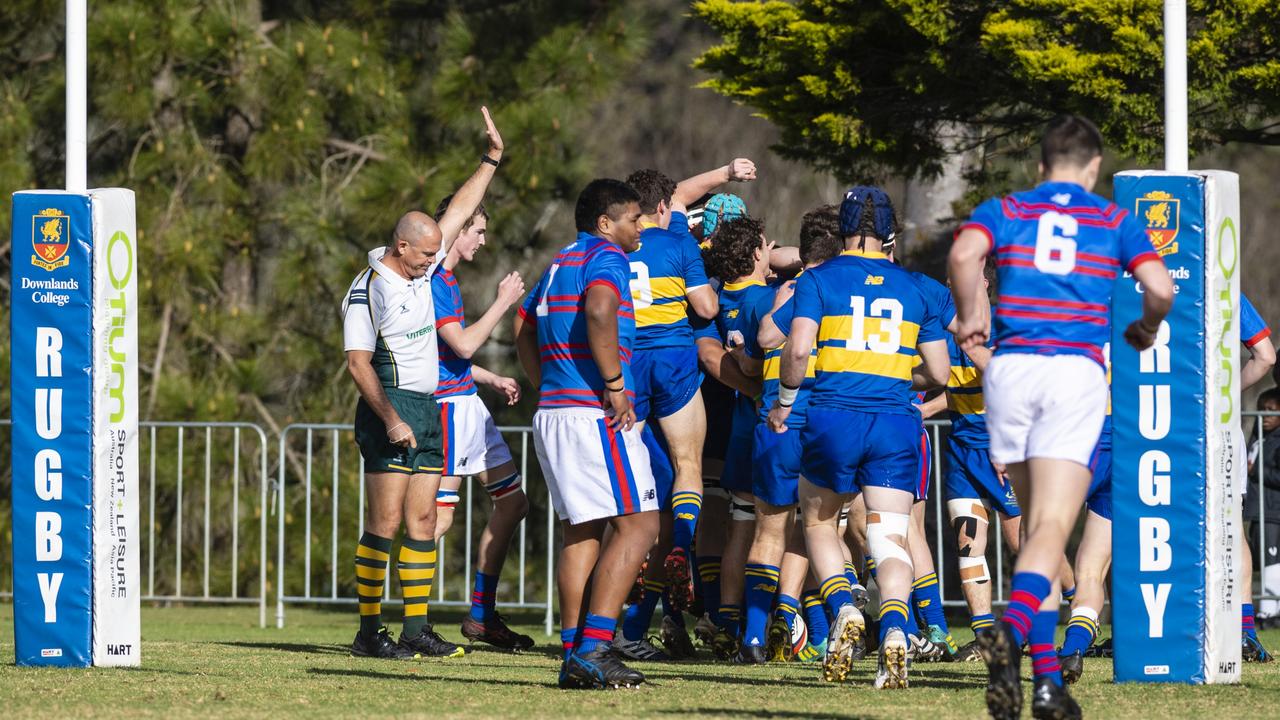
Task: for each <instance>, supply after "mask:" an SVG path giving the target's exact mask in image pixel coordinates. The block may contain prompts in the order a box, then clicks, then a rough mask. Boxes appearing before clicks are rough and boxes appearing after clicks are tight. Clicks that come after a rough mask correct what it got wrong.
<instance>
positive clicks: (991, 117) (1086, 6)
mask: <svg viewBox="0 0 1280 720" xmlns="http://www.w3.org/2000/svg"><path fill="white" fill-rule="evenodd" d="M1161 8H1162V3H1161V1H1160V0H1131V1H1129V2H1112V1H1111V0H1070V1H1068V0H1012V1H1011V2H1008V3H978V2H968V1H965V0H944V1H942V2H938V1H936V0H798V1H797V2H793V3H792V2H777V1H768V2H731V1H730V0H699V1H698V2H695V3H694V4H693V11H694V14H695V15H697V16H698V17H700V18H702V19H703V20H705V21H706V22H707V23H709V24H710V25H711V27H712V28H713V29H714V30H715V31H716V32H717V33H718V34H719V35H720V37H721V38H722V42H721V43H720V44H719V45H716V46H714V47H712V48H710V49H709V50H707V51H706V52H705V53H704V54H703V55H702V56H701V57H700V58H699V59H698V60H697V62H696V65H697V66H698V67H700V68H702V69H704V70H706V71H708V72H710V73H711V74H712V76H713V77H712V79H711V80H709V81H707V83H706V85H707V86H708V87H710V88H712V89H714V90H715V91H716V92H719V93H721V94H723V95H726V96H727V97H730V98H733V99H734V100H737V101H740V102H743V103H746V104H748V105H751V106H752V107H753V108H755V109H756V110H757V111H758V112H760V113H761V114H762V115H764V116H765V117H767V118H768V119H769V120H771V121H772V122H774V123H775V124H776V125H777V126H778V127H779V128H780V129H781V131H782V140H781V143H780V144H779V148H778V149H779V150H780V151H781V152H782V153H783V154H785V155H787V156H789V157H793V158H797V159H800V160H804V161H807V162H809V163H812V164H814V165H816V166H818V167H820V168H823V169H827V170H830V171H832V172H834V173H835V174H837V175H838V176H840V177H841V178H843V179H846V180H852V179H855V178H859V177H866V176H876V175H879V174H881V173H883V172H885V171H886V170H889V171H897V172H901V173H904V174H907V175H911V174H915V173H917V172H923V173H926V174H928V173H933V172H937V171H938V169H939V160H940V159H941V158H942V157H943V156H945V155H946V154H947V153H950V152H955V151H962V150H965V149H970V148H973V147H977V146H983V145H985V146H987V147H992V146H993V145H994V146H997V147H1009V146H1012V147H1014V148H1020V147H1025V146H1026V145H1027V144H1029V142H1031V141H1032V140H1033V138H1034V135H1035V131H1036V130H1037V129H1038V128H1039V127H1040V125H1041V124H1042V123H1043V122H1044V121H1045V120H1047V119H1048V118H1049V117H1050V116H1052V115H1053V114H1055V113H1058V112H1066V111H1071V112H1080V113H1083V114H1085V115H1087V116H1089V117H1091V118H1092V119H1094V120H1095V121H1096V122H1098V124H1099V126H1100V127H1101V128H1102V130H1103V132H1104V134H1105V135H1106V137H1107V139H1108V141H1109V142H1110V143H1111V144H1112V145H1113V146H1114V147H1115V148H1116V149H1118V150H1119V151H1120V152H1121V153H1124V154H1127V155H1131V156H1134V157H1138V158H1140V159H1145V160H1151V159H1153V158H1155V157H1156V155H1157V154H1158V153H1159V151H1160V149H1161V147H1162V143H1163V137H1162V133H1163V120H1162V110H1163V99H1162V98H1163V95H1162V93H1163V84H1164V81H1163V66H1164V61H1163V35H1162V33H1163V20H1162V12H1161ZM1188 24H1189V27H1190V37H1189V40H1188V75H1189V84H1190V96H1189V106H1190V108H1191V123H1190V124H1191V128H1192V134H1191V143H1192V146H1193V149H1194V150H1203V149H1206V148H1208V147H1211V146H1213V145H1215V144H1219V143H1224V142H1229V141H1242V142H1250V143H1261V144H1280V130H1277V128H1276V126H1274V125H1273V124H1271V121H1270V118H1273V117H1275V116H1276V115H1277V114H1280V92H1277V90H1278V89H1280V6H1278V5H1276V4H1275V3H1263V2H1253V1H1251V0H1233V1H1232V2H1213V3H1211V2H1208V1H1207V0H1199V1H1196V0H1192V2H1191V3H1190V8H1189V21H1188ZM946 127H963V128H965V129H966V134H965V135H964V136H962V137H948V136H947V133H940V132H939V131H938V129H939V128H946Z"/></svg>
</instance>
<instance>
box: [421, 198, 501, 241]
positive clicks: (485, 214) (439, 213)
mask: <svg viewBox="0 0 1280 720" xmlns="http://www.w3.org/2000/svg"><path fill="white" fill-rule="evenodd" d="M451 202H453V194H452V193H450V194H448V195H445V196H444V199H443V200H441V201H440V204H438V205H436V212H435V214H434V215H432V217H434V218H435V220H436V222H440V218H442V217H444V214H445V211H447V210H448V209H449V203H451ZM478 217H482V218H484V219H485V220H488V219H489V211H488V210H485V209H484V203H480V204H479V205H476V211H475V212H473V213H471V217H469V218H467V221H466V222H464V223H462V232H466V231H467V230H468V229H469V228H470V227H471V225H472V224H473V223H474V222H475V221H476V218H478Z"/></svg>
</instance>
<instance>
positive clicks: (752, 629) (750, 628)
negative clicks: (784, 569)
mask: <svg viewBox="0 0 1280 720" xmlns="http://www.w3.org/2000/svg"><path fill="white" fill-rule="evenodd" d="M746 574H747V591H746V594H745V595H746V601H747V603H746V604H747V627H746V630H745V631H744V632H743V634H742V644H743V645H764V644H765V640H766V639H767V637H768V632H769V615H770V614H771V611H772V610H773V596H774V595H777V594H778V568H777V567H776V566H774V565H764V564H762V563H747V569H746Z"/></svg>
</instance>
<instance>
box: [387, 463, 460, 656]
mask: <svg viewBox="0 0 1280 720" xmlns="http://www.w3.org/2000/svg"><path fill="white" fill-rule="evenodd" d="M439 489H440V475H439V474H436V473H418V474H415V475H412V476H411V477H410V478H409V484H408V487H407V489H406V490H405V495H404V525H405V538H404V540H402V541H401V543H400V555H399V558H398V560H397V564H396V570H397V573H398V574H399V577H400V586H401V588H402V589H403V593H404V631H403V632H402V633H401V636H400V644H401V645H404V646H405V647H408V648H409V649H411V650H414V651H415V652H419V653H421V654H422V655H425V656H431V657H460V656H462V655H463V653H464V651H463V649H462V648H460V647H458V646H457V645H455V644H453V643H451V642H448V641H447V640H445V639H444V638H442V637H440V635H439V634H438V633H436V632H435V629H434V628H433V627H432V625H431V621H430V617H429V614H428V602H429V599H430V597H431V588H432V585H433V584H434V581H435V574H436V564H437V555H436V519H437V513H436V494H437V492H438V491H439Z"/></svg>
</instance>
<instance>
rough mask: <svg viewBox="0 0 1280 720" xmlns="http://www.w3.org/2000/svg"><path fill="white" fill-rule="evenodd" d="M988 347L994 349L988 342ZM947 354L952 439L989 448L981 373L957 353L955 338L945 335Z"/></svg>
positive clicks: (958, 349) (960, 352)
mask: <svg viewBox="0 0 1280 720" xmlns="http://www.w3.org/2000/svg"><path fill="white" fill-rule="evenodd" d="M987 347H988V348H992V347H995V343H994V342H993V341H992V340H991V339H990V338H988V339H987ZM947 353H948V354H949V355H950V356H951V377H950V378H948V379H947V406H948V408H949V409H950V410H951V438H952V439H953V440H955V441H957V442H960V443H963V444H964V445H965V446H966V447H971V448H985V447H990V445H991V438H990V436H988V435H987V404H986V401H985V400H984V399H983V397H982V371H980V370H978V366H977V365H974V364H973V360H971V359H969V356H968V355H966V354H965V352H964V350H961V349H960V345H959V344H958V343H956V340H955V338H954V337H952V336H951V334H950V333H948V334H947Z"/></svg>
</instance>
